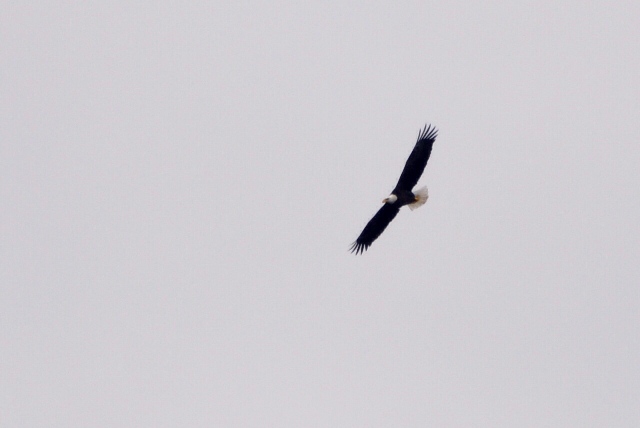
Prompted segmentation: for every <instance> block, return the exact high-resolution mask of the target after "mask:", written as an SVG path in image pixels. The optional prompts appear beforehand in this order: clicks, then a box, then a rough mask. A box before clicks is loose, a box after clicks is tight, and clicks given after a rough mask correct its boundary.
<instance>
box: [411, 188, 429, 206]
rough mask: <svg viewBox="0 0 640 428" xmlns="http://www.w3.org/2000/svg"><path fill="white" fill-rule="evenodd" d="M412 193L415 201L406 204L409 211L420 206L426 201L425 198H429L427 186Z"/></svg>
mask: <svg viewBox="0 0 640 428" xmlns="http://www.w3.org/2000/svg"><path fill="white" fill-rule="evenodd" d="M413 194H414V195H416V201H415V202H414V203H412V204H408V205H407V206H408V207H409V208H410V209H411V211H413V210H415V209H416V208H420V207H421V206H423V205H424V203H425V202H427V199H429V189H427V186H424V187H421V188H419V189H418V190H416V191H415V192H413Z"/></svg>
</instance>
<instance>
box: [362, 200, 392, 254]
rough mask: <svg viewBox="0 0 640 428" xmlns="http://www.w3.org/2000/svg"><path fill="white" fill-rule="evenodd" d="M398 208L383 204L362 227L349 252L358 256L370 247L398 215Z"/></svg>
mask: <svg viewBox="0 0 640 428" xmlns="http://www.w3.org/2000/svg"><path fill="white" fill-rule="evenodd" d="M398 211H400V208H399V207H398V206H397V205H392V204H384V205H383V206H382V208H380V209H379V210H378V212H377V213H376V215H374V216H373V218H372V219H371V220H369V223H367V225H366V226H365V227H364V229H363V230H362V233H361V234H360V236H358V239H356V242H354V243H353V244H352V245H351V248H350V250H351V252H352V253H356V254H360V253H362V252H364V251H365V250H366V249H367V248H369V247H370V246H371V244H372V243H373V241H375V240H376V239H377V238H378V236H380V234H381V233H382V232H383V231H384V230H385V229H386V228H387V226H388V225H389V223H391V220H393V219H394V217H395V216H396V215H397V214H398Z"/></svg>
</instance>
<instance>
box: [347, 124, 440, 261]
mask: <svg viewBox="0 0 640 428" xmlns="http://www.w3.org/2000/svg"><path fill="white" fill-rule="evenodd" d="M437 135H438V131H437V130H436V128H435V127H434V128H432V127H431V125H429V126H428V127H427V125H425V127H424V129H421V130H420V131H419V132H418V141H417V142H416V145H415V147H414V148H413V151H412V152H411V154H410V155H409V159H407V163H406V164H405V166H404V170H402V174H400V179H399V180H398V184H396V187H395V189H393V191H392V192H391V194H390V195H389V196H388V197H387V198H385V199H384V200H383V201H382V203H383V204H384V205H383V206H382V208H380V209H379V210H378V212H377V213H376V215H374V216H373V218H372V219H371V220H369V223H367V225H366V226H365V227H364V230H363V231H362V233H361V234H360V236H358V239H356V241H355V242H354V243H353V244H352V245H351V247H350V248H349V249H350V250H351V252H352V253H356V254H361V253H363V252H364V251H365V250H367V249H368V248H369V247H370V246H371V244H372V243H373V241H375V240H376V239H378V236H380V235H381V234H382V232H383V231H384V230H385V229H386V227H387V226H388V225H389V223H391V220H393V219H394V217H395V216H396V215H397V214H398V211H400V207H402V206H404V205H408V206H409V208H410V209H411V210H415V209H416V208H418V207H420V206H422V205H424V203H425V202H427V199H428V198H429V191H428V189H427V186H424V187H421V188H420V189H418V190H416V191H411V189H413V186H415V185H416V183H417V182H418V179H419V178H420V176H421V175H422V172H423V171H424V167H425V166H427V161H428V160H429V155H431V148H432V147H433V142H434V141H435V140H436V136H437Z"/></svg>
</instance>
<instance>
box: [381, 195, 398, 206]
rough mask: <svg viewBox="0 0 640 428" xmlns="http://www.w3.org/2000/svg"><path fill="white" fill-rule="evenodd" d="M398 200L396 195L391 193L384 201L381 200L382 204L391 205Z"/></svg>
mask: <svg viewBox="0 0 640 428" xmlns="http://www.w3.org/2000/svg"><path fill="white" fill-rule="evenodd" d="M397 200H398V197H397V196H396V195H394V194H393V193H392V194H390V195H389V196H388V197H386V198H385V199H383V200H382V203H383V204H393V203H394V202H395V201H397Z"/></svg>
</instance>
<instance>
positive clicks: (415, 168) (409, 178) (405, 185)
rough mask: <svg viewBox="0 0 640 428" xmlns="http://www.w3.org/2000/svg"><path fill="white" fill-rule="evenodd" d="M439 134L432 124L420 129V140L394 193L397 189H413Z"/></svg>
mask: <svg viewBox="0 0 640 428" xmlns="http://www.w3.org/2000/svg"><path fill="white" fill-rule="evenodd" d="M437 135H438V130H437V129H436V128H435V127H433V128H432V127H431V125H429V127H427V125H425V127H424V129H423V130H421V131H420V133H419V134H418V141H417V142H416V145H415V147H414V148H413V151H412V152H411V154H410V155H409V158H408V159H407V163H406V164H405V166H404V169H403V170H402V174H400V179H399V180H398V184H396V188H395V189H394V192H393V193H395V191H396V190H408V191H411V189H413V187H414V186H415V185H416V183H417V182H418V180H419V179H420V176H421V175H422V172H423V171H424V167H425V166H427V161H428V160H429V156H430V155H431V148H432V147H433V142H434V141H435V140H436V136H437Z"/></svg>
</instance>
